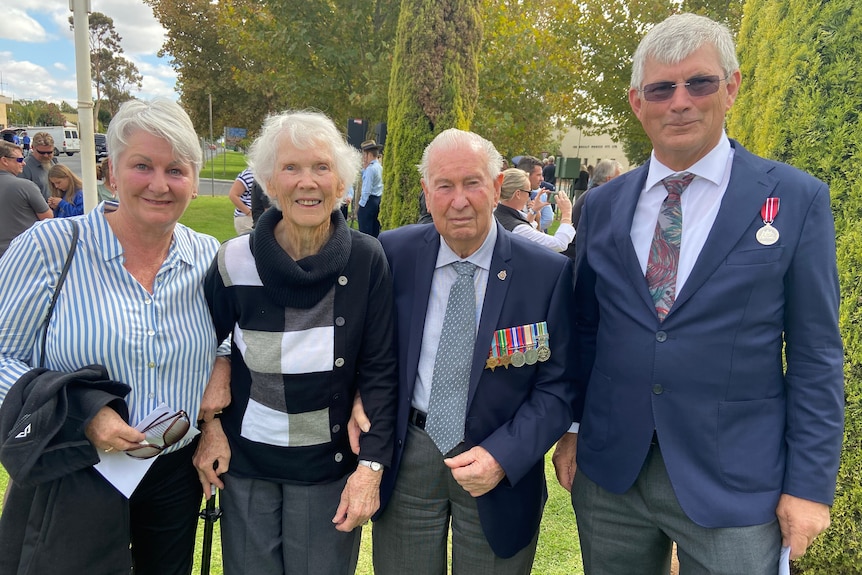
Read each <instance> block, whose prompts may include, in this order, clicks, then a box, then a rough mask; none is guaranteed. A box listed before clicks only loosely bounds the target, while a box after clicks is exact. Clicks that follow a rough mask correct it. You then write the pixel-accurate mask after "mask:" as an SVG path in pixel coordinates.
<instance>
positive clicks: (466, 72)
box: [380, 0, 482, 229]
mask: <svg viewBox="0 0 862 575" xmlns="http://www.w3.org/2000/svg"><path fill="white" fill-rule="evenodd" d="M479 7H480V0H404V1H403V2H402V4H401V14H400V17H399V21H398V33H397V36H396V46H395V55H394V57H393V60H392V75H391V80H390V83H389V113H388V119H387V122H388V135H387V138H386V149H385V155H384V158H383V200H382V203H381V207H380V222H381V224H382V225H383V227H384V228H385V229H389V228H397V227H399V226H402V225H404V224H413V223H416V221H417V220H418V219H419V192H420V191H421V187H420V184H419V175H418V173H417V171H416V164H418V163H419V160H420V159H421V158H422V151H423V150H424V149H425V146H427V145H428V144H429V143H430V142H431V140H432V139H434V136H436V135H437V134H439V133H440V132H442V131H443V130H446V129H448V128H461V129H465V130H466V129H469V127H470V122H471V121H472V119H473V112H474V110H475V108H476V100H477V98H478V91H479V88H478V77H479V72H478V69H477V62H478V51H479V46H480V44H481V42H482V21H481V18H480V16H479Z"/></svg>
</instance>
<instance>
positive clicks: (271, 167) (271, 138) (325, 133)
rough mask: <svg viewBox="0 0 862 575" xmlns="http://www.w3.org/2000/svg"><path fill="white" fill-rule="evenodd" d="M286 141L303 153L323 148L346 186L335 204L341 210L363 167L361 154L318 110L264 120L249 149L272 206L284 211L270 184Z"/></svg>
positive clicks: (256, 175)
mask: <svg viewBox="0 0 862 575" xmlns="http://www.w3.org/2000/svg"><path fill="white" fill-rule="evenodd" d="M286 140H287V141H290V143H291V144H292V145H293V146H295V147H296V148H298V149H300V150H308V149H311V148H313V147H318V146H322V147H324V148H325V149H326V150H327V151H328V152H329V154H330V155H331V156H332V170H333V172H335V174H336V175H337V176H338V179H339V180H340V181H341V183H342V184H344V190H343V191H342V194H341V196H340V197H339V198H337V201H336V202H335V209H338V208H340V207H341V205H342V204H343V203H344V198H345V197H346V196H347V189H348V188H349V187H350V186H352V185H353V181H354V180H355V179H356V174H357V173H359V168H360V166H362V155H361V154H360V153H359V151H358V150H357V149H356V148H354V147H353V146H351V145H350V144H348V143H347V141H346V140H345V139H344V135H343V134H342V133H341V132H339V131H338V128H336V127H335V123H334V122H333V121H332V120H331V119H330V118H329V117H328V116H327V115H326V114H323V113H321V112H318V111H315V110H301V111H294V110H286V111H284V112H279V113H278V114H271V115H270V116H268V117H267V118H266V120H264V122H263V126H262V127H261V129H260V135H258V137H257V138H256V139H255V140H254V142H253V143H252V144H251V147H249V150H248V167H249V169H251V171H252V173H253V174H254V179H255V180H257V183H258V184H260V186H261V187H262V188H263V191H264V192H266V195H267V196H268V197H269V199H270V201H271V202H272V204H273V205H274V206H276V208H278V209H281V207H280V206H279V205H278V199H277V198H275V197H274V196H273V194H271V193H270V191H269V181H270V180H271V179H272V177H273V174H274V173H275V169H276V162H277V161H278V149H279V147H280V145H281V143H282V142H284V141H286Z"/></svg>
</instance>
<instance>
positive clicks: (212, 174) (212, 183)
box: [204, 94, 215, 197]
mask: <svg viewBox="0 0 862 575" xmlns="http://www.w3.org/2000/svg"><path fill="white" fill-rule="evenodd" d="M208 96H209V100H210V143H209V145H208V146H207V151H209V152H210V195H211V196H213V197H215V156H213V155H212V145H213V95H212V94H208ZM204 157H206V156H204Z"/></svg>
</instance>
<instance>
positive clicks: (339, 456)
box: [335, 453, 344, 463]
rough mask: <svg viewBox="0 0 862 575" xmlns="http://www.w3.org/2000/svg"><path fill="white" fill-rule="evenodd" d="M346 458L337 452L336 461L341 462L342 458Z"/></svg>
mask: <svg viewBox="0 0 862 575" xmlns="http://www.w3.org/2000/svg"><path fill="white" fill-rule="evenodd" d="M342 459H344V456H343V455H342V454H340V453H336V454H335V463H341V460H342Z"/></svg>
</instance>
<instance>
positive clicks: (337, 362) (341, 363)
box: [335, 357, 344, 367]
mask: <svg viewBox="0 0 862 575" xmlns="http://www.w3.org/2000/svg"><path fill="white" fill-rule="evenodd" d="M343 366H344V358H343V357H339V358H338V359H336V360H335V367H343Z"/></svg>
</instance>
